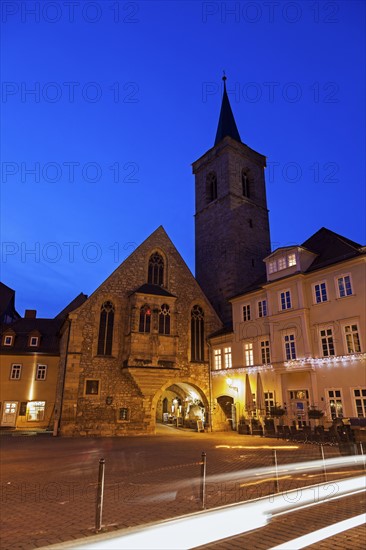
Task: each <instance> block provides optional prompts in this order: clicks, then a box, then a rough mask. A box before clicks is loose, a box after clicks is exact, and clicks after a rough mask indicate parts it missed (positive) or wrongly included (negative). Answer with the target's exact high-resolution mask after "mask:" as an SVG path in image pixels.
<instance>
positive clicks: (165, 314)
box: [159, 304, 170, 334]
mask: <svg viewBox="0 0 366 550" xmlns="http://www.w3.org/2000/svg"><path fill="white" fill-rule="evenodd" d="M159 334H170V308H169V306H168V304H163V305H162V306H161V308H160V312H159Z"/></svg>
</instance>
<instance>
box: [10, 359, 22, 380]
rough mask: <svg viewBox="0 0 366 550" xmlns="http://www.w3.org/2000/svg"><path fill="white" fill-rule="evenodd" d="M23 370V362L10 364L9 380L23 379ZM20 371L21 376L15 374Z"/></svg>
mask: <svg viewBox="0 0 366 550" xmlns="http://www.w3.org/2000/svg"><path fill="white" fill-rule="evenodd" d="M22 371H23V364H22V363H12V364H11V366H10V374H9V380H15V381H17V380H21V378H22ZM16 372H18V373H19V376H14V374H15V373H16Z"/></svg>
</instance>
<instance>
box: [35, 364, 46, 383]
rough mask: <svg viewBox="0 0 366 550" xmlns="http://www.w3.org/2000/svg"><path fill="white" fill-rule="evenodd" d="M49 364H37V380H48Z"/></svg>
mask: <svg viewBox="0 0 366 550" xmlns="http://www.w3.org/2000/svg"><path fill="white" fill-rule="evenodd" d="M46 376H47V365H37V370H36V380H46Z"/></svg>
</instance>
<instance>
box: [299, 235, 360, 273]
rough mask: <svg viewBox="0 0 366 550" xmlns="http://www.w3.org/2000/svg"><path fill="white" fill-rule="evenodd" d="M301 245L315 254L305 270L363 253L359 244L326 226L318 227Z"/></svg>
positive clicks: (312, 269)
mask: <svg viewBox="0 0 366 550" xmlns="http://www.w3.org/2000/svg"><path fill="white" fill-rule="evenodd" d="M301 246H303V247H304V248H307V249H308V250H310V251H311V252H314V253H315V254H317V257H316V258H315V260H314V261H313V263H312V264H311V266H310V267H309V268H308V269H307V272H309V271H314V270H315V269H319V268H321V267H326V266H328V265H332V264H335V263H338V262H341V261H343V260H347V259H349V258H353V257H355V256H360V255H361V254H362V253H363V252H362V250H361V249H362V245H361V244H359V243H356V242H355V241H351V240H350V239H347V238H346V237H343V236H342V235H338V233H334V231H331V230H330V229H327V228H326V227H322V228H321V229H319V231H317V232H316V233H314V235H312V236H311V237H310V238H309V239H307V240H306V241H304V242H303V243H302V245H301Z"/></svg>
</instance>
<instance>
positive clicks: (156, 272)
mask: <svg viewBox="0 0 366 550" xmlns="http://www.w3.org/2000/svg"><path fill="white" fill-rule="evenodd" d="M147 282H148V283H149V284H152V285H160V286H162V285H163V284H164V259H163V257H162V256H161V254H159V252H154V253H153V254H151V256H150V258H149V269H148V277H147Z"/></svg>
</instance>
